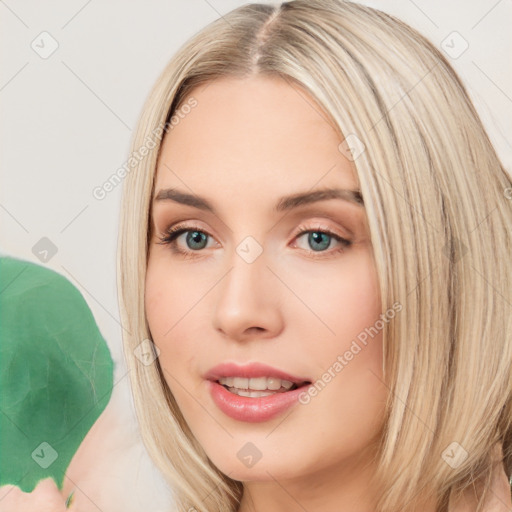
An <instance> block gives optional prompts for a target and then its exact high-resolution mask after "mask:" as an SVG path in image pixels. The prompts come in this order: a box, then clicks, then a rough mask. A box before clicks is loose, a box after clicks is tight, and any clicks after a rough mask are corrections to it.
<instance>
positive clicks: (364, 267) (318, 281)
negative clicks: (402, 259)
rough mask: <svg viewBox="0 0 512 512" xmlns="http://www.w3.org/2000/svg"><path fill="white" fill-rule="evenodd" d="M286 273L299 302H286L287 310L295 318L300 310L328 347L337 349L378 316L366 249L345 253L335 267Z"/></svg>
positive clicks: (374, 275) (374, 280)
mask: <svg viewBox="0 0 512 512" xmlns="http://www.w3.org/2000/svg"><path fill="white" fill-rule="evenodd" d="M288 272H289V273H288V275H287V276H286V279H287V280H288V282H289V283H291V284H292V285H291V286H290V288H291V289H293V291H294V293H295V295H296V296H297V297H298V298H299V299H301V300H300V301H293V300H292V299H290V300H289V305H290V308H296V309H295V315H297V311H301V310H302V311H303V313H305V315H306V317H308V323H309V324H311V326H314V327H315V328H316V329H317V332H318V335H319V336H322V338H323V339H326V340H330V341H331V342H332V346H334V345H336V347H337V348H340V346H341V344H343V343H344V340H349V339H352V338H353V337H356V336H357V335H358V334H359V333H360V332H361V331H363V330H364V329H365V328H367V327H370V326H371V325H373V324H374V323H375V321H376V320H377V319H378V317H379V315H380V313H381V300H380V290H379V285H378V277H377V273H376V269H375V265H374V262H373V257H372V254H371V252H370V251H369V250H368V249H367V248H363V247H361V248H359V249H358V250H354V251H352V252H351V253H350V254H349V253H347V255H346V257H344V258H343V259H342V260H340V262H339V264H338V263H337V262H336V264H334V265H327V264H326V265H318V266H313V265H309V266H308V267H307V268H306V267H305V268H303V269H301V268H299V269H297V268H293V269H291V270H289V271H288ZM303 276H307V278H306V279H304V277H303ZM304 306H306V308H305V307H304ZM308 310H309V311H308ZM291 313H293V311H292V309H290V311H289V314H290V315H291ZM304 327H305V328H306V329H307V328H308V327H307V326H304ZM328 345H330V344H329V343H328Z"/></svg>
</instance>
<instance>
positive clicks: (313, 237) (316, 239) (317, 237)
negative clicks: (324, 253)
mask: <svg viewBox="0 0 512 512" xmlns="http://www.w3.org/2000/svg"><path fill="white" fill-rule="evenodd" d="M322 237H323V238H324V243H321V240H322ZM309 242H310V243H311V244H312V247H314V244H317V243H320V245H321V247H320V250H321V249H326V248H327V247H329V235H328V234H327V233H321V232H319V231H313V232H312V233H310V234H309Z"/></svg>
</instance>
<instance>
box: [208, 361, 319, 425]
mask: <svg viewBox="0 0 512 512" xmlns="http://www.w3.org/2000/svg"><path fill="white" fill-rule="evenodd" d="M203 378H204V379H206V382H207V383H208V389H209V392H210V395H211V398H212V400H213V402H214V403H215V405H216V406H217V407H218V408H219V409H220V411H222V412H223V413H224V414H226V415H227V416H230V417H231V418H233V419H235V420H238V421H243V422H262V421H268V420H271V419H272V418H276V417H277V416H279V415H280V414H282V413H283V412H284V411H285V410H287V409H288V408H290V407H293V406H294V405H295V404H297V403H298V401H299V395H301V394H302V393H303V392H304V390H305V388H307V387H308V386H310V385H311V383H312V380H311V379H310V378H308V377H296V376H294V375H292V374H290V373H287V372H285V371H283V370H281V369H278V368H274V367H272V366H269V365H266V364H263V363H259V362H252V363H249V364H245V365H240V364H237V363H234V362H226V363H222V364H219V365H217V366H215V367H213V368H211V369H210V370H209V371H208V372H207V373H206V374H205V375H203Z"/></svg>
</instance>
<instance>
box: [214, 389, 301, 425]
mask: <svg viewBox="0 0 512 512" xmlns="http://www.w3.org/2000/svg"><path fill="white" fill-rule="evenodd" d="M208 384H209V387H210V393H211V395H212V398H213V401H214V402H215V404H216V405H217V407H218V408H219V409H220V410H221V411H222V412H223V413H224V414H226V415H227V416H230V417H231V418H233V419H235V420H239V421H247V422H251V423H257V422H261V421H267V420H270V419H272V418H275V417H276V416H278V415H279V414H281V413H283V412H284V411H285V410H286V409H288V408H289V407H291V406H292V405H293V404H295V403H297V401H298V398H299V395H300V394H301V393H302V392H304V390H306V389H307V387H308V385H305V386H301V387H300V388H297V389H294V390H293V391H284V392H280V393H274V394H273V395H268V396H260V397H254V398H251V397H248V396H240V395H235V393H231V392H230V391H228V390H227V389H226V388H225V387H224V386H222V385H220V384H219V383H218V382H214V381H211V380H210V381H208Z"/></svg>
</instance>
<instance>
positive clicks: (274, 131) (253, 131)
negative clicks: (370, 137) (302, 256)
mask: <svg viewBox="0 0 512 512" xmlns="http://www.w3.org/2000/svg"><path fill="white" fill-rule="evenodd" d="M190 98H193V99H194V100H195V102H196V105H195V106H194V107H193V108H190V109H187V113H181V114H180V115H179V116H178V117H177V119H179V121H178V122H177V123H176V124H175V125H173V127H172V129H171V130H170V131H169V132H168V133H167V135H166V136H165V138H164V141H163V143H162V148H161V153H160V157H159V162H158V165H157V175H156V184H155V190H156V191H157V190H158V189H159V188H163V187H171V186H178V185H180V188H183V186H184V185H185V186H187V187H189V188H190V189H191V191H192V192H193V191H194V190H197V191H198V193H199V190H201V191H202V192H205V191H208V193H209V195H214V194H215V191H217V190H220V189H222V190H223V195H224V196H229V194H230V193H231V194H236V196H237V197H239V196H240V195H241V194H242V191H246V192H247V193H249V192H251V191H252V192H253V193H255V194H259V195H260V196H261V195H262V194H263V195H266V196H268V195H269V194H270V195H276V196H278V195H285V194H290V193H293V191H294V190H295V189H297V190H304V189H312V188H314V187H315V184H318V185H319V186H320V187H341V188H350V189H356V188H358V180H357V174H356V172H355V168H354V167H353V164H352V162H350V161H349V160H348V159H347V158H346V157H345V156H344V154H343V153H342V152H341V151H340V149H339V145H340V143H341V142H342V140H343V137H342V136H341V135H340V134H339V133H338V132H337V130H336V129H335V128H334V127H333V126H332V124H331V123H330V122H329V120H328V116H327V114H326V113H325V112H324V111H323V110H322V108H321V107H320V106H319V105H318V104H317V103H316V101H315V100H314V99H313V98H312V97H311V95H309V94H308V93H307V92H306V91H304V90H303V89H302V88H301V87H299V86H298V85H297V84H295V83H294V82H292V81H287V80H285V79H282V78H278V77H264V76H258V75H256V76H253V77H250V78H243V79H242V78H234V77H229V78H221V79H216V80H214V81H211V82H208V83H207V84H203V85H201V86H199V87H197V88H195V89H194V90H193V91H192V92H191V93H190V94H189V96H188V98H184V101H183V102H182V104H185V103H186V102H187V100H188V99H190ZM178 111H179V109H178ZM248 186H250V187H248ZM249 188H250V190H249ZM198 189H199V190H198ZM274 191H275V194H274Z"/></svg>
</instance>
